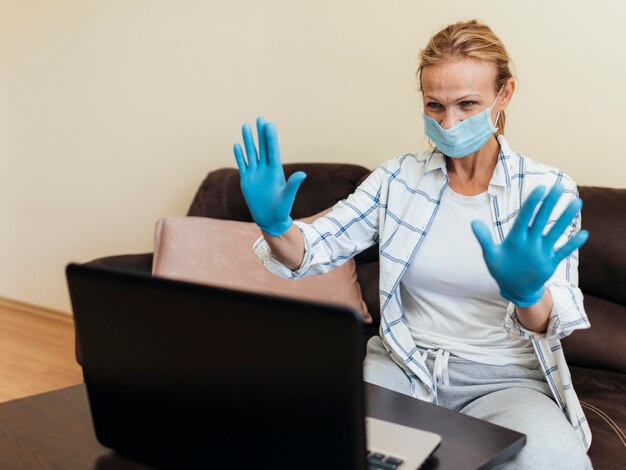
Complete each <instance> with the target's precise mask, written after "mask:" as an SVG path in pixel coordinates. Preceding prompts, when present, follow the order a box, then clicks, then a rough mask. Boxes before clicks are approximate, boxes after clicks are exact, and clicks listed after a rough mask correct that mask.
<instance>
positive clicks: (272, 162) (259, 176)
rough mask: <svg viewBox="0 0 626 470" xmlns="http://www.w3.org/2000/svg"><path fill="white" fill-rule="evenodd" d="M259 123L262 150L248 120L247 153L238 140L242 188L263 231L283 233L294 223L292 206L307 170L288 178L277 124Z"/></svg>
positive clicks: (244, 128) (245, 138)
mask: <svg viewBox="0 0 626 470" xmlns="http://www.w3.org/2000/svg"><path fill="white" fill-rule="evenodd" d="M256 124H257V133H258V137H259V149H258V152H257V148H256V146H255V143H254V136H253V135H252V129H251V128H250V126H249V125H248V124H247V123H246V124H244V125H243V128H242V134H243V142H244V146H245V149H246V152H245V153H246V155H245V156H244V152H243V150H242V148H241V145H239V144H238V143H237V144H235V147H234V152H235V159H236V160H237V166H238V167H239V175H240V182H241V191H242V192H243V197H244V198H245V200H246V203H247V204H248V208H249V209H250V214H251V215H252V218H253V219H254V221H255V222H256V224H257V225H258V226H259V227H260V228H261V230H263V231H264V232H266V233H268V234H270V235H273V236H280V235H282V234H284V233H285V232H286V231H287V230H288V229H289V227H291V225H292V224H293V220H292V219H291V215H290V214H291V208H292V206H293V202H294V200H295V197H296V192H297V191H298V188H299V187H300V184H302V181H304V179H305V178H306V173H304V172H303V171H298V172H296V173H294V174H292V175H291V176H290V177H289V179H288V180H287V181H285V172H284V171H283V166H282V164H281V161H280V149H279V147H278V136H277V134H276V126H275V125H274V124H273V123H271V122H266V121H265V119H263V118H258V119H257V122H256ZM246 157H247V158H246Z"/></svg>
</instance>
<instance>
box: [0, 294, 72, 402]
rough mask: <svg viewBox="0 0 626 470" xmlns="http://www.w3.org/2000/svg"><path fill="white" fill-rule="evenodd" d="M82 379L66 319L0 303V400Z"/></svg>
mask: <svg viewBox="0 0 626 470" xmlns="http://www.w3.org/2000/svg"><path fill="white" fill-rule="evenodd" d="M82 381H83V377H82V372H81V368H80V367H79V366H78V364H77V363H76V360H75V359H74V325H73V324H72V322H71V320H70V319H64V318H63V317H59V318H54V317H51V316H49V317H46V316H42V315H38V314H36V313H32V312H28V311H24V310H20V309H16V308H12V307H11V306H7V305H3V304H0V402H5V401H8V400H13V399H15V398H22V397H26V396H29V395H34V394H36V393H42V392H47V391H49V390H55V389H57V388H62V387H67V386H69V385H74V384H77V383H81V382H82Z"/></svg>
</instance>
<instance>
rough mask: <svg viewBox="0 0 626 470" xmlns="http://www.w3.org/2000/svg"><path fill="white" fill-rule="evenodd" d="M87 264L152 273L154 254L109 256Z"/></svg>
mask: <svg viewBox="0 0 626 470" xmlns="http://www.w3.org/2000/svg"><path fill="white" fill-rule="evenodd" d="M85 264H92V265H98V266H106V267H111V268H120V269H129V270H131V271H142V272H146V273H152V253H140V254H132V255H117V256H107V257H105V258H98V259H95V260H92V261H88V262H87V263H85Z"/></svg>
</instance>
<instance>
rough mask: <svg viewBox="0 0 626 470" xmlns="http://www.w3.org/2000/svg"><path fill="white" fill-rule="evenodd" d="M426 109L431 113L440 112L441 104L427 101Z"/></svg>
mask: <svg viewBox="0 0 626 470" xmlns="http://www.w3.org/2000/svg"><path fill="white" fill-rule="evenodd" d="M426 107H427V108H428V109H431V110H433V111H440V110H442V109H443V106H442V105H441V103H437V102H436V101H429V102H428V103H426Z"/></svg>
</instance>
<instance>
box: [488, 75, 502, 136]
mask: <svg viewBox="0 0 626 470" xmlns="http://www.w3.org/2000/svg"><path fill="white" fill-rule="evenodd" d="M502 90H504V85H502V87H501V88H500V91H498V94H497V95H496V99H495V100H493V103H491V107H490V108H489V113H490V114H491V110H492V109H493V107H494V106H495V104H496V101H498V97H499V96H500V93H502ZM498 119H500V111H498V112H497V113H496V120H495V122H494V123H493V127H494V128H495V131H494V132H498V127H497V126H498Z"/></svg>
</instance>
